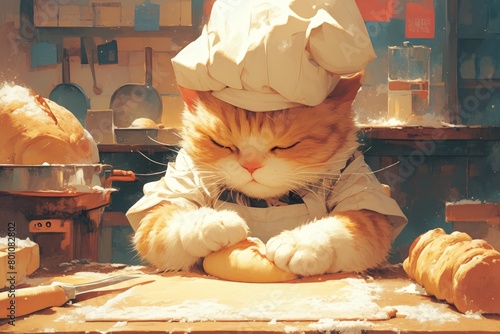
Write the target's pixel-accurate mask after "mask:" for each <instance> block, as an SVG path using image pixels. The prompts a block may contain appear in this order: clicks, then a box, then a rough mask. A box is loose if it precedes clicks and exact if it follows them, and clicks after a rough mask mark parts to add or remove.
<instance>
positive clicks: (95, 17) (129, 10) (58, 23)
mask: <svg viewBox="0 0 500 334" xmlns="http://www.w3.org/2000/svg"><path fill="white" fill-rule="evenodd" d="M150 4H152V5H153V6H154V5H156V4H157V5H159V7H158V9H159V15H158V19H159V20H158V21H159V26H160V27H169V26H190V25H191V24H192V20H191V0H156V1H154V3H147V2H145V1H144V0H127V1H118V0H35V1H34V23H35V26H37V27H133V26H134V17H135V8H136V5H144V6H148V5H150Z"/></svg>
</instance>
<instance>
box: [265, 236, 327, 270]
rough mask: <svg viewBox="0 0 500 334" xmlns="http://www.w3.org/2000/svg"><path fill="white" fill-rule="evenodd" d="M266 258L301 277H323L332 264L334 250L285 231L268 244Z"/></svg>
mask: <svg viewBox="0 0 500 334" xmlns="http://www.w3.org/2000/svg"><path fill="white" fill-rule="evenodd" d="M266 256H267V258H268V259H269V260H270V261H273V262H274V263H275V264H276V266H278V267H279V268H281V269H283V270H286V271H290V272H292V273H294V274H296V275H300V276H313V275H321V274H324V273H326V272H327V271H328V268H329V267H330V264H331V263H332V257H333V254H332V250H331V249H329V247H327V246H326V244H325V243H323V242H318V241H317V240H316V241H315V240H306V239H304V238H301V236H300V235H298V234H297V233H294V232H293V231H284V232H282V233H281V234H279V235H277V236H275V237H273V238H271V239H270V240H269V241H268V242H267V244H266Z"/></svg>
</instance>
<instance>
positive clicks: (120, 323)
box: [111, 321, 128, 328]
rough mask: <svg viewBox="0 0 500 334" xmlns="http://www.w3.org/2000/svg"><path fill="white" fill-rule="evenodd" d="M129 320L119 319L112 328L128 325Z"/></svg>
mask: <svg viewBox="0 0 500 334" xmlns="http://www.w3.org/2000/svg"><path fill="white" fill-rule="evenodd" d="M127 324H128V322H127V321H117V322H116V323H115V324H114V325H113V327H111V328H121V327H125V326H127Z"/></svg>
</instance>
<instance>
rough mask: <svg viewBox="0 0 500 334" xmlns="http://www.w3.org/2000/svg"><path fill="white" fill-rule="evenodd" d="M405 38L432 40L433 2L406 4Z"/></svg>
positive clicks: (427, 0)
mask: <svg viewBox="0 0 500 334" xmlns="http://www.w3.org/2000/svg"><path fill="white" fill-rule="evenodd" d="M405 19H406V22H405V37H406V38H434V32H435V29H436V15H435V12H434V0H421V1H420V2H409V3H407V4H406V16H405Z"/></svg>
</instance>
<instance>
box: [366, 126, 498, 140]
mask: <svg viewBox="0 0 500 334" xmlns="http://www.w3.org/2000/svg"><path fill="white" fill-rule="evenodd" d="M359 133H360V135H361V136H362V137H368V138H370V139H393V140H500V127H494V126H491V127H484V126H456V127H441V128H430V127H421V126H397V127H396V126H394V127H382V126H363V127H361V129H360V131H359Z"/></svg>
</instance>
